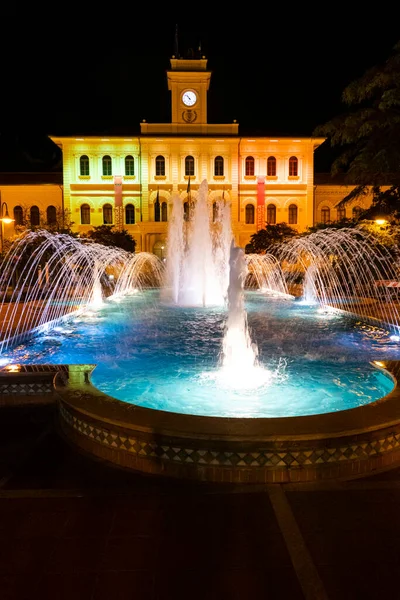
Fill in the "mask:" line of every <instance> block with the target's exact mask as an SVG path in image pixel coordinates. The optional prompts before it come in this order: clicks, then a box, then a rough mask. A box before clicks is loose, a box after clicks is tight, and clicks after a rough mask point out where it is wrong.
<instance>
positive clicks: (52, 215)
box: [46, 206, 57, 225]
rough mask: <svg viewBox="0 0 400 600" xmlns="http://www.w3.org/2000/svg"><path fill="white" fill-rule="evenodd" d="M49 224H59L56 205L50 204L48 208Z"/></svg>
mask: <svg viewBox="0 0 400 600" xmlns="http://www.w3.org/2000/svg"><path fill="white" fill-rule="evenodd" d="M46 217H47V225H57V210H56V207H55V206H48V207H47V210H46Z"/></svg>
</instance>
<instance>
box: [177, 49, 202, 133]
mask: <svg viewBox="0 0 400 600" xmlns="http://www.w3.org/2000/svg"><path fill="white" fill-rule="evenodd" d="M167 78H168V89H169V90H170V92H171V122H172V123H173V124H184V123H186V124H188V125H190V124H196V125H206V124H207V92H208V88H209V87H210V78H211V72H210V71H208V70H207V59H206V58H205V56H199V57H198V58H195V57H194V56H193V57H191V56H190V52H189V54H188V58H179V57H176V56H173V57H172V58H171V69H170V70H169V71H167Z"/></svg>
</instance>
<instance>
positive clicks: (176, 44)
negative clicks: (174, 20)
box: [174, 25, 179, 58]
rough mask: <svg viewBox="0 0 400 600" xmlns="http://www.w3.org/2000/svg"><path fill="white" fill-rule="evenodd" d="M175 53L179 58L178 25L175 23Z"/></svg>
mask: <svg viewBox="0 0 400 600" xmlns="http://www.w3.org/2000/svg"><path fill="white" fill-rule="evenodd" d="M174 54H175V57H176V58H179V47H178V25H175V43H174Z"/></svg>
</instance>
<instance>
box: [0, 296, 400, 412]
mask: <svg viewBox="0 0 400 600" xmlns="http://www.w3.org/2000/svg"><path fill="white" fill-rule="evenodd" d="M245 309H246V311H247V321H248V327H249V331H250V334H251V339H252V341H253V343H254V344H255V345H256V346H257V348H258V362H259V366H260V369H261V370H262V372H263V374H264V375H265V374H267V377H261V378H260V380H258V379H257V380H256V378H255V377H252V378H248V379H247V378H246V377H243V376H242V375H241V374H240V373H239V377H238V379H237V380H233V378H228V379H227V380H224V379H221V377H220V374H221V370H222V369H221V368H220V367H221V366H222V358H223V357H222V347H223V339H224V328H225V325H226V317H227V314H226V308H224V307H177V306H176V305H174V304H171V303H170V304H168V303H166V302H162V301H160V292H159V290H156V289H154V290H148V291H143V292H141V293H139V294H136V295H130V296H126V297H122V298H119V299H118V301H110V300H108V301H107V302H106V303H105V304H104V305H103V306H102V307H99V308H97V309H93V310H92V311H91V312H90V313H87V314H85V315H81V316H79V317H78V318H76V319H75V320H73V321H72V322H70V323H64V324H62V325H61V326H60V327H58V328H56V329H55V330H53V331H51V332H50V333H49V334H48V335H47V336H46V335H43V336H41V337H38V338H36V339H35V340H32V341H31V342H29V343H24V344H23V345H20V346H18V347H17V348H15V349H14V350H13V351H12V350H10V349H8V350H7V351H6V352H3V354H2V355H1V359H2V363H3V364H4V362H7V361H8V362H10V361H12V362H16V363H21V364H23V363H25V364H27V363H29V364H35V363H36V364H38V363H41V364H43V363H58V364H68V363H72V364H80V363H90V364H97V367H96V368H95V370H94V372H93V375H92V382H93V384H94V385H95V386H96V387H97V388H99V389H100V390H102V391H103V392H105V393H107V394H110V395H111V396H113V397H114V398H118V399H120V400H123V401H126V402H130V403H135V404H137V405H140V406H145V407H148V408H153V409H158V410H164V411H170V412H177V413H186V414H193V415H207V416H225V417H249V418H250V417H282V416H298V415H311V414H318V413H327V412H335V411H339V410H346V409H350V408H353V407H356V406H359V405H362V404H368V403H370V402H373V401H374V400H377V399H379V398H381V397H383V396H385V395H386V394H388V393H389V392H390V391H391V390H392V389H393V382H392V380H391V379H390V378H389V377H387V376H386V375H385V374H384V373H383V372H381V371H380V370H379V369H377V368H376V367H374V366H373V365H372V364H371V361H373V360H389V359H390V360H399V358H400V350H399V347H398V344H397V342H394V341H392V340H391V338H390V333H389V332H388V331H385V330H384V329H378V328H374V327H372V326H368V325H365V324H362V323H361V322H359V323H356V322H354V321H352V320H351V319H350V318H349V317H345V316H342V315H341V314H340V315H339V314H337V313H332V312H326V311H325V312H323V311H322V312H321V309H319V308H318V305H315V304H314V305H312V304H310V305H307V304H303V303H302V302H299V301H298V300H293V299H284V298H271V297H270V298H268V297H267V296H265V295H264V294H263V293H261V292H256V291H251V292H246V293H245Z"/></svg>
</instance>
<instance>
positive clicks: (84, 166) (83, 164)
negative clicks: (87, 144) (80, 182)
mask: <svg viewBox="0 0 400 600" xmlns="http://www.w3.org/2000/svg"><path fill="white" fill-rule="evenodd" d="M79 173H80V175H81V176H82V177H88V176H89V175H90V172H89V157H88V156H86V154H83V155H82V156H81V157H80V159H79Z"/></svg>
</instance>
